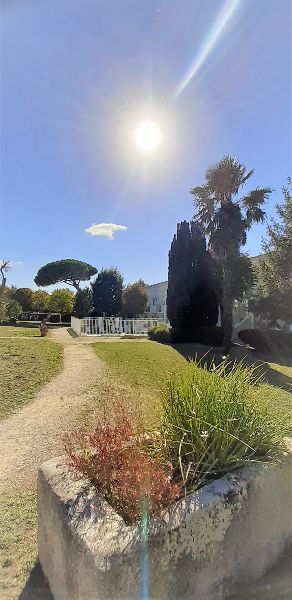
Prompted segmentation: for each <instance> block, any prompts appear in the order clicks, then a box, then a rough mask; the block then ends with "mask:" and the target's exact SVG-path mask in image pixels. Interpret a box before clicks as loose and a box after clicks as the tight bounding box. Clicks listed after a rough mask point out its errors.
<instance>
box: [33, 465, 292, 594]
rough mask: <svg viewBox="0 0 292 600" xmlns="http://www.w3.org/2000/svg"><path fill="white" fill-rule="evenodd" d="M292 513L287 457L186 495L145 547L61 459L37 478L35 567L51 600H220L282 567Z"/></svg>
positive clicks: (152, 529) (155, 522)
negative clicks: (278, 562) (38, 566)
mask: <svg viewBox="0 0 292 600" xmlns="http://www.w3.org/2000/svg"><path fill="white" fill-rule="evenodd" d="M291 514H292V460H291V455H288V456H287V458H286V459H285V461H284V463H283V464H281V465H271V466H256V467H252V468H250V467H249V468H244V469H241V470H240V471H236V472H234V473H233V474H230V475H227V476H226V477H223V478H222V479H218V480H217V481H214V482H212V483H211V484H209V485H206V486H204V487H203V488H202V489H201V490H199V491H198V492H196V493H193V494H189V495H188V496H187V497H186V499H183V500H180V501H178V502H176V503H175V504H174V505H173V506H172V507H170V509H169V510H168V511H167V513H166V515H165V521H164V522H163V521H162V520H161V519H158V518H152V519H150V521H149V532H148V539H147V540H145V535H144V536H143V532H142V531H141V526H140V524H134V525H132V526H127V525H125V523H124V521H123V519H122V518H121V517H120V516H119V515H118V514H117V513H115V512H114V511H113V509H112V508H111V507H110V506H109V504H108V503H107V502H105V501H104V500H103V499H102V498H100V497H99V496H98V494H97V493H96V491H95V490H94V488H93V487H92V486H90V484H89V483H88V482H87V481H86V480H79V481H77V480H76V479H74V476H73V474H72V473H71V472H70V471H69V470H68V469H67V468H66V466H65V465H64V461H63V458H62V457H61V458H58V459H53V460H50V461H48V462H46V463H45V464H44V465H43V466H42V468H41V469H40V471H39V476H38V518H39V533H38V542H39V559H40V562H41V565H42V568H43V571H44V574H45V576H46V578H47V579H48V582H49V585H50V588H51V591H52V593H53V595H54V598H55V600H81V599H82V600H83V599H86V600H113V599H114V600H136V599H137V600H138V599H139V598H148V599H149V600H180V599H182V600H191V599H192V600H194V599H195V600H219V599H222V598H225V597H227V595H228V593H229V592H230V591H231V590H232V589H233V586H234V584H236V582H247V581H249V580H256V579H257V578H259V577H260V576H261V575H262V574H263V573H264V572H265V571H266V570H267V568H269V567H270V566H271V565H272V564H273V563H274V562H275V561H276V560H277V558H278V557H279V555H280V554H281V552H282V551H283V549H284V546H285V544H286V543H288V542H289V541H292V519H291ZM146 591H147V593H148V595H147V593H146Z"/></svg>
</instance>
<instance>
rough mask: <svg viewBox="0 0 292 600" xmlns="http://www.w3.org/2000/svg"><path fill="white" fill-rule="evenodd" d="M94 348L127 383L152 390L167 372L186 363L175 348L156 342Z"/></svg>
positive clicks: (113, 344)
mask: <svg viewBox="0 0 292 600" xmlns="http://www.w3.org/2000/svg"><path fill="white" fill-rule="evenodd" d="M91 347H92V348H94V351H95V352H96V354H97V355H98V356H99V357H100V358H101V359H102V360H104V361H105V362H106V363H107V365H108V366H109V367H111V368H113V369H114V370H115V372H116V373H117V375H118V377H120V378H121V380H123V382H124V383H127V384H130V385H131V386H132V387H138V388H139V387H140V388H147V389H149V390H151V391H156V390H157V389H158V388H159V383H160V380H161V378H162V376H163V375H164V374H165V373H167V371H172V370H173V369H174V368H176V367H178V366H179V365H183V364H184V363H185V359H184V358H183V357H182V356H181V355H180V354H178V352H176V351H175V350H174V349H173V348H171V347H170V346H164V345H162V344H158V343H156V342H124V343H123V342H98V343H95V344H92V345H91Z"/></svg>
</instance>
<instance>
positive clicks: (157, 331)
mask: <svg viewBox="0 0 292 600" xmlns="http://www.w3.org/2000/svg"><path fill="white" fill-rule="evenodd" d="M148 337H149V338H150V340H152V341H154V342H161V344H170V342H171V331H170V329H169V327H167V325H165V324H164V323H160V324H159V325H154V327H151V328H150V329H149V331H148Z"/></svg>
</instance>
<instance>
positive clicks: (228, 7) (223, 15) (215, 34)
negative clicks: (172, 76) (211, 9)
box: [173, 0, 241, 100]
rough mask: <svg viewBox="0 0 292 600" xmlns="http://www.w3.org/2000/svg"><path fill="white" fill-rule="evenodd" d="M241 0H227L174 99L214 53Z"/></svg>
mask: <svg viewBox="0 0 292 600" xmlns="http://www.w3.org/2000/svg"><path fill="white" fill-rule="evenodd" d="M240 2H241V0H226V1H225V2H224V5H223V6H222V8H221V10H220V12H219V14H218V16H217V18H216V20H215V22H214V24H213V26H212V27H211V29H210V31H209V33H208V35H207V38H206V40H205V41H204V43H203V45H202V47H201V49H200V50H199V51H198V52H197V53H196V55H195V57H194V59H193V61H192V63H191V65H190V67H189V68H188V70H187V71H186V73H185V75H184V76H183V78H182V80H181V81H180V83H179V85H178V87H177V90H176V91H175V93H174V96H173V99H174V100H176V99H177V98H178V97H179V96H180V94H181V93H182V91H183V90H184V89H185V88H186V86H187V85H188V84H189V83H190V81H191V80H192V79H193V77H194V76H195V75H196V74H197V73H198V71H199V69H200V68H201V67H202V65H203V64H204V62H205V61H206V59H207V58H208V56H209V54H210V52H212V50H213V48H214V46H215V44H216V42H217V40H218V38H219V37H220V35H221V33H222V32H223V30H224V28H225V26H226V25H227V23H228V22H229V21H230V19H231V17H232V16H233V15H234V12H235V11H236V9H237V8H238V6H239V4H240Z"/></svg>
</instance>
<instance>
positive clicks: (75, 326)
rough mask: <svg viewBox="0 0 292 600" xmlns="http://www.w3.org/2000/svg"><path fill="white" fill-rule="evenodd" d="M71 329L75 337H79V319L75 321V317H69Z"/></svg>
mask: <svg viewBox="0 0 292 600" xmlns="http://www.w3.org/2000/svg"><path fill="white" fill-rule="evenodd" d="M71 328H72V329H73V331H75V333H77V335H81V319H77V318H76V317H71Z"/></svg>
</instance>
